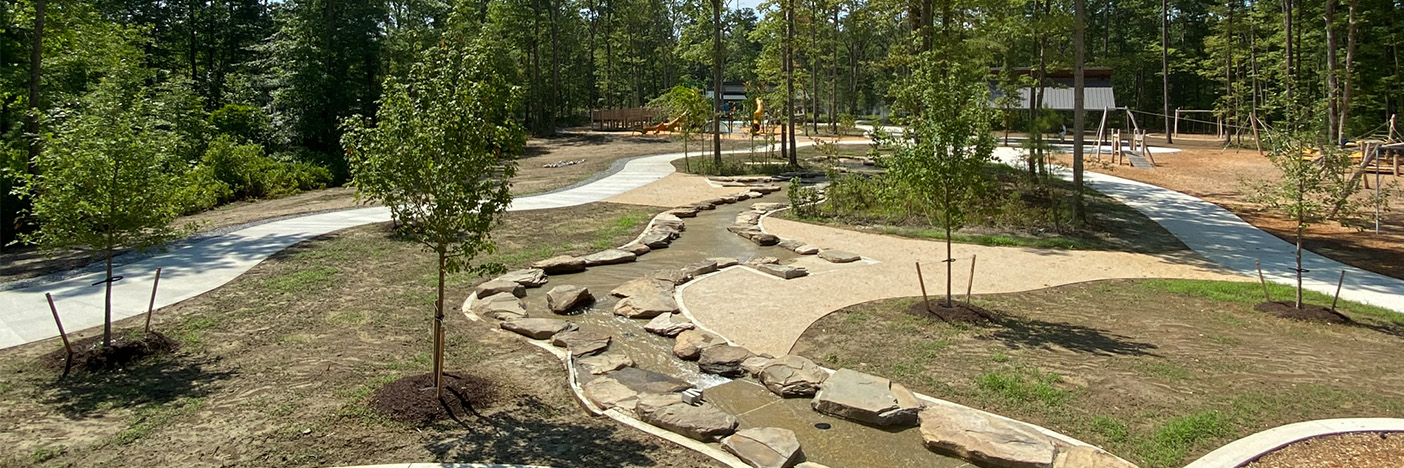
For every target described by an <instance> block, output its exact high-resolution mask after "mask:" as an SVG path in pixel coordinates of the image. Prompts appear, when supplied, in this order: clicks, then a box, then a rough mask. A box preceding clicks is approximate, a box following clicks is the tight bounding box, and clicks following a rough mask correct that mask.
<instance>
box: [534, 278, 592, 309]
mask: <svg viewBox="0 0 1404 468" xmlns="http://www.w3.org/2000/svg"><path fill="white" fill-rule="evenodd" d="M592 302H595V296H594V295H592V294H590V290H589V289H587V288H582V287H580V286H572V285H565V286H556V287H554V288H551V290H550V291H547V292H546V306H547V307H548V308H550V309H551V312H554V313H557V314H564V313H566V312H570V311H571V310H574V309H575V308H576V307H580V306H583V305H587V304H590V303H592Z"/></svg>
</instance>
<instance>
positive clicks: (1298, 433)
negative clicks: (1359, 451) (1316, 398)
mask: <svg viewBox="0 0 1404 468" xmlns="http://www.w3.org/2000/svg"><path fill="white" fill-rule="evenodd" d="M1352 432H1404V419H1396V418H1342V419H1318V420H1315V421H1303V422H1299V423H1292V424H1287V425H1283V426H1277V427H1274V428H1272V429H1268V430H1266V431H1262V432H1259V433H1256V434H1253V435H1250V436H1248V437H1244V438H1242V439H1238V440H1235V441H1233V442H1229V444H1228V445H1225V446H1223V447H1219V448H1218V449H1217V450H1214V451H1213V452H1209V453H1208V454H1206V455H1204V456H1203V457H1199V459H1198V460H1195V461H1194V462H1192V463H1190V464H1189V465H1185V468H1236V467H1240V466H1243V465H1246V464H1248V463H1251V462H1253V461H1254V460H1257V459H1258V458H1259V457H1262V456H1263V455H1267V454H1268V453H1271V452H1273V451H1275V450H1277V449H1280V448H1282V447H1286V446H1288V445H1291V444H1293V443H1296V442H1300V441H1303V440H1307V439H1311V438H1315V437H1321V436H1327V435H1335V434H1348V433H1352Z"/></svg>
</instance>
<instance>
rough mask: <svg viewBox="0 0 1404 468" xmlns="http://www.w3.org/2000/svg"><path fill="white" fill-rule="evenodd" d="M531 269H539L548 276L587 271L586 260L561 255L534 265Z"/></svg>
mask: <svg viewBox="0 0 1404 468" xmlns="http://www.w3.org/2000/svg"><path fill="white" fill-rule="evenodd" d="M531 267H532V268H539V269H541V271H544V272H546V274H548V275H559V274H563V273H579V272H582V271H585V259H583V258H580V257H572V256H570V255H560V256H555V257H551V258H548V259H545V260H541V261H539V262H536V263H533V264H531Z"/></svg>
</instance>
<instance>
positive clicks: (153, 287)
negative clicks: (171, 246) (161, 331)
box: [146, 268, 161, 333]
mask: <svg viewBox="0 0 1404 468" xmlns="http://www.w3.org/2000/svg"><path fill="white" fill-rule="evenodd" d="M160 285H161V269H160V268H157V269H156V281H154V282H152V283H151V303H149V304H147V305H146V332H147V333H151V311H153V310H155V309H156V287H157V286H160Z"/></svg>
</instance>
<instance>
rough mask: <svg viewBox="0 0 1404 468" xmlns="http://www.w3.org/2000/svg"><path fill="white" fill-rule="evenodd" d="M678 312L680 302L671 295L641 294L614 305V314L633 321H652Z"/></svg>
mask: <svg viewBox="0 0 1404 468" xmlns="http://www.w3.org/2000/svg"><path fill="white" fill-rule="evenodd" d="M677 311H678V302H677V301H675V300H673V296H672V295H671V294H662V293H654V294H641V295H637V296H629V297H626V298H624V300H622V301H619V303H618V304H615V305H614V314H615V315H618V316H621V317H628V318H631V319H651V318H654V317H657V316H659V315H664V314H672V313H674V312H677Z"/></svg>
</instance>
